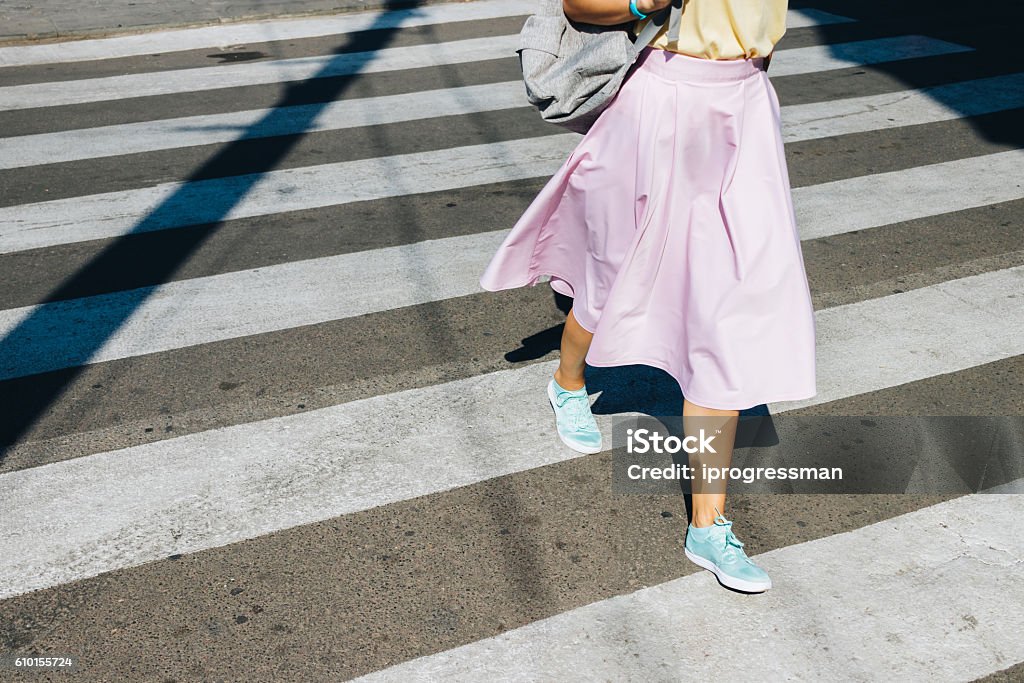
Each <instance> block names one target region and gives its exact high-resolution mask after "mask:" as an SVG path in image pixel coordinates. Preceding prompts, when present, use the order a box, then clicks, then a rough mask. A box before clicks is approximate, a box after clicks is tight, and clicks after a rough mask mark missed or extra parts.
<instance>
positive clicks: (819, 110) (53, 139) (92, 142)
mask: <svg viewBox="0 0 1024 683" xmlns="http://www.w3.org/2000/svg"><path fill="white" fill-rule="evenodd" d="M523 106H524V100H523V84H522V83H521V82H519V81H510V82H506V83H489V84H485V85H473V86H465V87H461V88H449V89H446V90H438V91H426V92H415V93H408V94H401V95H385V96H381V97H369V98H364V99H357V100H346V101H343V102H334V103H331V104H328V105H326V106H322V105H303V106H295V107H282V108H279V109H276V110H272V109H254V110H251V111H239V112H229V113H226V114H211V115H207V116H189V117H184V118H178V119H162V120H158V121H142V122H140V123H128V124H124V125H119V126H105V127H103V128H90V129H87V130H69V131H61V132H56V133H42V134H39V135H22V136H19V137H14V138H7V139H0V169H5V168H22V167H25V166H35V165H40V164H53V163H60V162H67V161H79V160H83V159H95V158H99V157H109V156H119V155H122V154H141V153H143V152H154V151H157V150H164V149H180V148H182V147H191V146H197V145H210V144H215V143H221V142H230V141H232V140H238V139H244V140H252V139H256V138H265V137H272V136H275V135H295V134H300V133H313V132H322V131H328V130H342V129H346V128H361V127H363V126H370V125H381V124H386V123H400V122H407V121H419V120H423V119H429V118H434V117H438V116H456V115H461V114H475V113H478V112H484V111H497V110H500V109H512V108H515V107H523ZM1020 107H1024V75H1022V74H1011V75H1008V76H994V77H992V78H980V79H976V80H971V81H965V82H962V83H952V84H949V85H939V86H933V87H931V88H921V89H915V90H900V91H897V92H893V93H886V94H884V95H868V96H864V97H851V98H846V99H836V100H826V101H824V102H815V103H812V104H798V105H789V106H785V107H783V118H784V121H783V136H784V139H785V140H786V141H787V142H796V141H799V140H814V139H816V138H821V137H827V136H830V135H848V134H851V133H864V132H869V131H874V130H883V129H886V128H899V127H901V126H914V125H921V124H925V123H935V122H937V121H948V120H951V119H957V118H960V117H962V116H977V115H980V114H988V113H991V112H997V111H1004V110H1007V109H1017V108H1020Z"/></svg>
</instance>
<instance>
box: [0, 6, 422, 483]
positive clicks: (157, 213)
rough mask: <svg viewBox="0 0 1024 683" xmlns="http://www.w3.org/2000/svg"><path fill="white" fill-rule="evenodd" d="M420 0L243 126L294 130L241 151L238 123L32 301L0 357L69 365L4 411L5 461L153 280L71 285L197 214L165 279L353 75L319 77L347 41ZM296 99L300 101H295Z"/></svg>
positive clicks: (0, 344) (171, 247)
mask: <svg viewBox="0 0 1024 683" xmlns="http://www.w3.org/2000/svg"><path fill="white" fill-rule="evenodd" d="M420 4H421V2H420V0H387V1H386V2H385V6H384V7H383V8H382V13H381V14H380V15H379V19H378V21H379V23H377V22H375V23H374V24H371V25H370V26H368V27H367V28H366V29H364V30H363V31H361V32H359V33H355V34H352V36H351V37H350V38H349V39H348V41H347V43H346V44H345V45H343V46H340V47H339V48H338V49H337V50H335V52H334V54H335V58H334V59H332V60H329V61H328V62H327V63H326V64H325V65H324V66H323V68H322V69H321V70H320V71H319V72H318V73H316V74H314V75H313V76H312V77H311V78H309V79H307V80H304V81H299V82H294V83H290V84H288V85H287V86H286V87H285V90H284V92H283V94H282V95H281V97H280V98H279V100H278V101H277V102H276V103H275V104H274V106H273V107H271V108H270V110H269V111H268V112H267V114H266V116H264V117H263V118H262V119H260V120H259V121H257V122H255V123H254V124H253V125H252V126H251V127H250V129H254V130H255V129H268V128H269V129H274V128H275V127H279V126H280V127H283V126H285V125H287V126H288V127H289V128H290V129H292V130H293V131H296V132H295V133H294V134H292V135H288V136H284V137H280V138H271V139H270V142H269V144H267V145H265V146H264V147H263V148H262V149H261V156H259V157H258V158H253V157H252V156H250V155H249V154H248V148H247V146H246V144H245V143H246V138H247V132H246V131H242V132H241V133H240V135H239V137H238V139H237V140H236V141H234V142H232V143H230V144H228V145H226V146H225V147H223V148H222V149H221V150H220V151H218V152H217V154H215V155H214V156H212V157H211V158H210V159H209V160H207V161H206V162H205V163H204V164H203V165H202V166H200V167H199V168H197V169H196V170H195V171H194V172H193V173H192V174H190V175H189V177H187V178H185V179H184V182H183V184H182V185H181V186H180V187H179V188H178V189H177V190H175V191H174V192H173V193H172V194H171V195H170V196H168V197H167V198H166V199H164V200H163V201H162V202H161V203H160V204H159V205H158V206H157V207H156V208H154V209H153V210H152V211H150V212H149V214H148V215H146V216H145V217H144V218H142V219H141V220H140V221H139V222H138V223H136V224H135V225H134V226H133V228H132V229H131V230H130V231H129V232H127V233H125V234H124V235H122V236H121V237H119V238H118V239H117V240H115V241H114V242H113V243H111V244H110V245H109V246H108V247H107V248H105V249H104V250H103V251H101V252H100V253H98V254H97V255H96V256H95V257H94V258H93V259H92V260H91V261H90V262H89V263H87V264H86V265H85V266H83V267H82V268H81V269H80V270H78V271H77V272H76V273H75V274H74V275H72V276H71V277H69V278H67V279H66V280H65V281H64V282H63V283H61V284H60V286H58V287H57V288H56V289H55V290H53V291H52V292H51V293H50V294H49V295H48V296H47V297H46V299H45V300H46V301H54V302H60V305H57V306H54V305H48V306H37V307H35V308H34V309H32V310H31V312H30V313H29V314H28V315H27V316H26V317H25V318H24V319H23V320H22V321H20V322H19V323H18V325H17V326H16V327H14V329H12V330H11V331H10V332H9V333H8V334H7V335H5V336H4V337H3V338H2V339H0V359H6V360H3V361H2V362H3V363H4V364H6V363H8V362H14V361H13V359H16V358H19V357H22V356H23V355H24V354H37V355H39V354H47V355H52V354H60V355H61V356H62V358H61V360H63V361H64V362H66V363H67V364H68V365H69V366H72V367H68V368H67V370H66V371H65V372H62V373H61V374H60V376H59V378H58V379H56V380H53V381H48V382H46V383H45V384H44V385H42V386H41V387H40V388H39V390H38V391H34V392H31V393H29V394H27V395H25V396H24V397H23V400H22V401H21V410H19V411H18V414H17V416H16V417H15V418H14V419H10V418H8V419H5V420H4V421H3V423H2V424H0V463H3V461H4V458H5V456H6V451H7V447H9V446H10V445H13V444H15V443H16V442H17V441H18V439H19V438H20V437H21V436H22V435H24V434H25V433H26V432H27V431H28V430H29V429H31V427H32V425H33V424H35V422H36V421H37V420H38V419H39V418H40V417H41V416H42V415H43V414H44V413H45V412H46V410H47V409H48V408H49V407H50V406H51V405H53V403H54V402H55V401H57V400H58V399H59V398H60V396H61V395H62V394H63V393H64V391H65V389H67V388H68V387H69V386H70V385H71V384H72V383H73V382H74V381H75V379H76V378H77V377H78V376H79V375H80V374H81V372H82V371H83V369H84V368H83V364H85V363H87V362H88V361H89V359H90V358H92V357H93V356H94V355H95V354H96V353H97V352H98V351H99V350H100V349H101V348H102V347H103V345H104V344H105V343H107V341H109V340H110V339H111V337H113V336H114V334H116V333H117V331H118V330H119V329H120V328H121V326H122V325H124V323H125V322H126V321H127V320H128V318H130V317H131V316H132V314H133V313H135V311H137V310H138V309H139V307H140V306H142V305H143V304H144V303H145V302H146V301H147V300H149V299H150V298H151V297H153V295H154V294H155V293H156V292H157V291H158V286H157V285H154V286H149V287H142V288H139V289H134V290H130V291H127V292H118V293H116V294H115V295H111V296H106V297H102V303H101V305H100V307H99V308H95V309H94V308H90V309H86V308H84V306H85V305H86V304H85V303H84V302H82V301H75V300H74V297H75V296H76V292H80V291H81V290H82V289H83V288H84V287H86V286H87V285H88V283H89V282H93V281H96V280H97V279H102V278H103V275H104V273H106V272H109V271H110V269H112V268H116V267H118V266H119V265H120V264H124V263H126V262H129V261H130V260H131V257H132V252H133V249H135V244H134V241H133V240H132V239H131V238H132V236H134V235H138V234H141V233H146V232H150V231H154V230H161V229H163V228H165V227H167V226H170V225H180V224H181V217H182V215H185V216H190V215H191V216H201V217H202V218H201V222H202V223H208V224H211V225H212V226H213V227H212V228H211V229H210V230H202V231H198V230H197V231H189V232H188V233H187V237H185V238H183V239H180V240H175V241H170V242H169V243H168V244H167V250H166V251H165V252H163V253H162V254H161V258H159V259H155V260H154V261H153V263H152V264H151V270H150V271H149V277H150V282H157V283H163V282H166V281H168V280H169V279H170V277H171V276H172V274H173V273H174V272H175V270H177V269H178V268H179V267H180V266H182V265H183V264H184V263H185V262H186V261H188V259H189V257H190V256H191V255H192V254H193V253H194V252H195V251H196V250H197V249H198V248H199V247H200V246H202V244H203V243H204V242H206V241H207V240H208V239H209V238H210V237H211V236H212V235H213V234H214V233H215V232H216V229H217V228H218V227H220V226H221V225H222V224H223V221H224V220H225V219H226V218H228V217H229V215H230V212H231V210H232V209H233V208H234V207H235V206H237V205H238V204H239V203H240V202H241V201H242V200H243V199H244V198H245V197H246V196H247V195H248V194H249V193H250V192H251V191H252V190H253V188H254V187H255V186H256V185H257V184H258V183H259V182H260V180H261V179H262V178H263V177H264V175H265V174H267V173H268V172H270V171H272V170H274V169H275V168H276V167H277V166H278V164H279V163H280V162H281V161H282V160H284V158H285V157H286V156H287V155H288V154H289V152H290V151H291V150H292V149H293V148H294V147H295V146H296V145H297V144H298V142H299V141H300V140H301V139H302V138H303V137H304V135H303V133H302V132H303V131H309V130H310V129H311V128H313V124H314V123H315V121H316V118H317V116H318V115H319V114H320V112H321V111H323V109H324V108H326V107H327V106H328V105H329V104H330V103H331V102H332V101H333V100H334V99H336V98H337V97H339V96H340V95H341V94H342V93H344V92H345V90H346V89H347V88H348V87H349V86H350V85H351V84H352V83H353V81H354V80H355V79H356V78H358V76H359V74H358V73H354V74H351V75H349V76H347V77H343V78H336V77H334V78H326V77H327V76H331V75H333V74H334V73H336V72H335V68H336V65H337V63H339V62H341V61H342V60H345V59H346V57H348V56H350V53H351V52H352V50H353V48H354V47H355V48H356V49H358V50H359V51H361V52H362V51H365V52H374V51H376V50H380V49H383V48H385V47H387V46H388V45H389V44H390V43H391V42H392V41H393V40H394V37H395V35H396V33H397V32H398V31H399V30H400V29H399V28H397V27H394V26H389V25H388V23H390V22H389V19H388V17H387V14H386V12H387V11H388V10H394V9H399V8H402V9H414V8H416V7H418V6H419V5H420ZM321 77H324V78H321ZM310 102H313V104H310ZM295 105H306V106H304V107H302V108H301V109H296V108H295ZM237 165H241V166H244V167H246V168H248V169H250V170H249V173H247V174H245V175H240V176H235V177H234V178H232V182H230V183H229V184H224V185H221V187H222V188H224V190H223V191H221V192H218V193H211V192H209V191H205V190H204V189H203V188H202V186H197V185H193V184H192V183H193V182H195V181H198V180H201V179H203V178H207V177H210V176H211V173H212V172H213V171H214V170H215V169H217V168H225V167H228V168H230V167H235V166H237ZM65 300H67V301H65ZM76 307H79V308H76ZM76 313H78V314H82V315H88V316H89V318H88V319H89V321H90V324H89V325H88V326H85V327H84V329H85V330H87V332H86V333H85V334H83V333H82V332H83V330H82V329H77V330H72V329H68V323H69V321H73V320H75V318H76ZM71 335H73V336H71ZM48 340H49V341H48ZM53 340H58V343H56V344H55V343H54V342H53Z"/></svg>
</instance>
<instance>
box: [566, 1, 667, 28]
mask: <svg viewBox="0 0 1024 683" xmlns="http://www.w3.org/2000/svg"><path fill="white" fill-rule="evenodd" d="M671 1H672V0H636V8H637V9H638V10H640V12H641V13H642V14H650V13H651V12H657V11H658V10H660V9H664V8H666V7H668V5H669V3H670V2H671ZM562 9H563V10H565V16H567V17H568V18H569V19H572V20H573V21H578V22H581V23H583V24H598V25H601V26H614V25H615V24H624V23H626V22H627V21H635V20H636V17H635V16H633V14H632V12H630V11H629V0H562Z"/></svg>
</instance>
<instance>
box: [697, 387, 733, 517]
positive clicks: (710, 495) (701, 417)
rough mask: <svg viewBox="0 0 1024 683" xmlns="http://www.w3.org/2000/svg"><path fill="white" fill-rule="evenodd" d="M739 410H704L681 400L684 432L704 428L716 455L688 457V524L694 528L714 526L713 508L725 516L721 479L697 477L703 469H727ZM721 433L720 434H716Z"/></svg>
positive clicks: (723, 483) (723, 485)
mask: <svg viewBox="0 0 1024 683" xmlns="http://www.w3.org/2000/svg"><path fill="white" fill-rule="evenodd" d="M739 414H740V413H739V411H738V410H718V409H716V408H705V407H703V406H699V405H697V404H696V403H691V402H690V401H687V400H684V401H683V431H684V432H685V433H686V435H687V436H689V435H691V434H692V435H699V433H700V430H701V429H703V430H704V432H705V434H706V435H714V437H715V438H714V441H713V443H712V445H713V448H714V449H715V451H716V452H715V453H693V454H691V455H690V467H693V468H694V472H695V477H696V478H695V479H694V480H693V518H692V519H691V521H690V523H691V524H692V525H693V526H695V527H709V526H711V525H713V524H714V520H715V516H716V515H717V514H718V513H716V512H715V508H716V507H717V508H718V511H719V512H721V513H722V514H723V515H724V514H725V486H726V482H725V480H724V479H722V480H717V481H713V482H705V481H703V480H702V479H701V478H700V473H701V472H702V469H701V468H702V467H703V466H706V467H708V468H712V467H715V468H728V467H729V465H730V463H731V462H732V451H733V447H734V446H735V444H736V424H737V422H738V421H739ZM719 432H720V433H719Z"/></svg>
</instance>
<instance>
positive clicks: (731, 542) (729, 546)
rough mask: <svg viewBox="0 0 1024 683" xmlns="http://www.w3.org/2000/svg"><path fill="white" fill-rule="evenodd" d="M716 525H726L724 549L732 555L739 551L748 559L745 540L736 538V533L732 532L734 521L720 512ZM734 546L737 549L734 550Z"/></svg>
mask: <svg viewBox="0 0 1024 683" xmlns="http://www.w3.org/2000/svg"><path fill="white" fill-rule="evenodd" d="M715 512H718V510H717V508H716V509H715ZM719 520H721V521H719ZM715 526H720V527H725V539H724V541H725V547H724V548H723V550H724V551H725V552H727V553H729V554H730V555H735V554H737V553H738V554H739V555H740V556H741V557H743V558H744V559H747V555H746V553H744V552H743V541H741V540H740V539H738V538H736V534H734V533H733V532H732V522H731V521H729V520H728V519H726V518H725V516H724V515H722V513H720V512H719V513H718V516H717V517H715ZM733 548H735V550H733Z"/></svg>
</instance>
